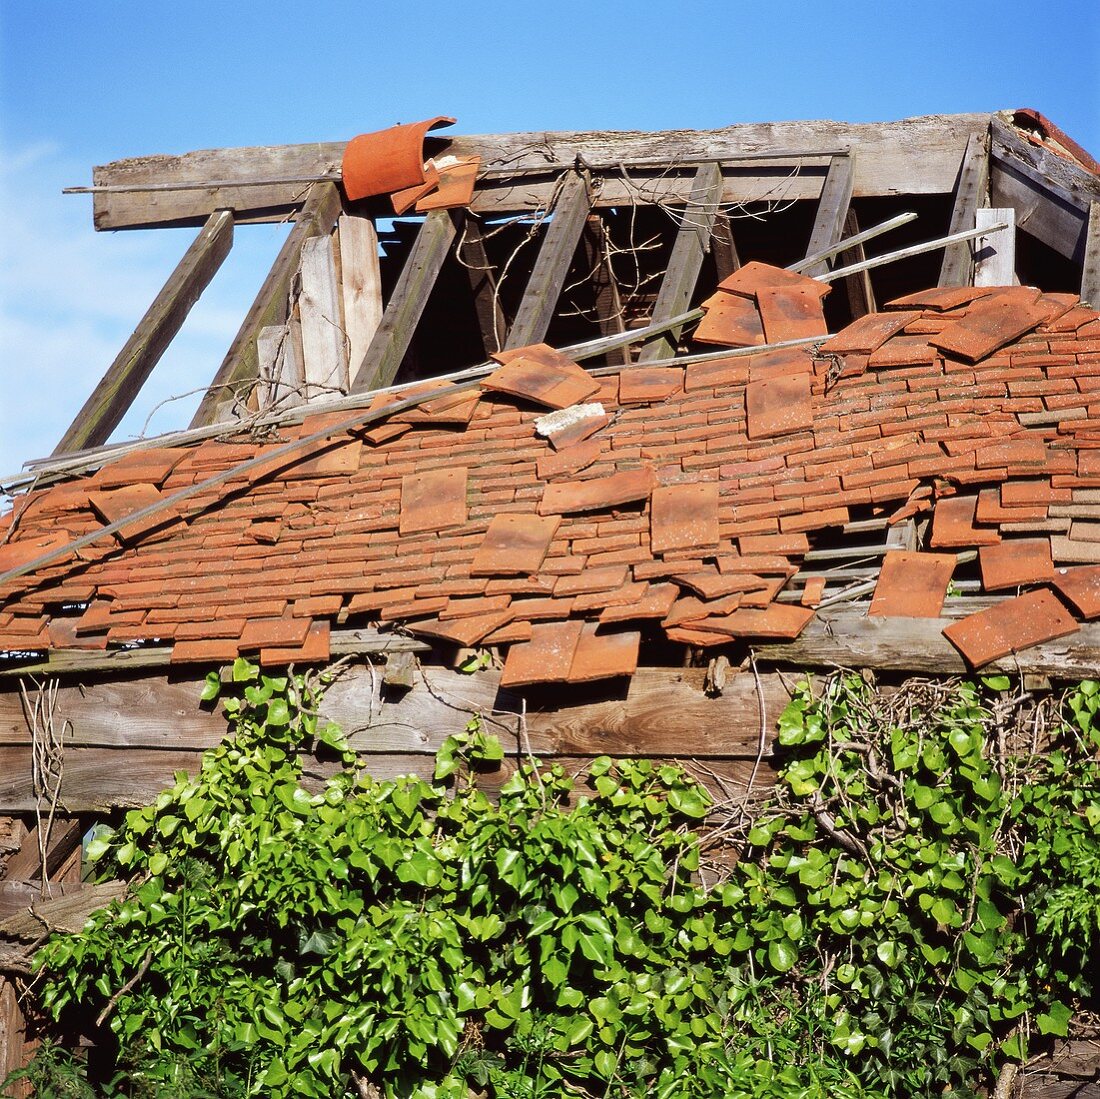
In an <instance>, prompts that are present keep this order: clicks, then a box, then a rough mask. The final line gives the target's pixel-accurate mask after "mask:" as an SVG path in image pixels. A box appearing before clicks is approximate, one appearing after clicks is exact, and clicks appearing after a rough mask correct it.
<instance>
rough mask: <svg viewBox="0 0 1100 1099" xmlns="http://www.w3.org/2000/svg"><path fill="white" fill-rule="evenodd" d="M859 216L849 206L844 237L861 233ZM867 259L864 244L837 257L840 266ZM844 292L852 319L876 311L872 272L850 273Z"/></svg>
mask: <svg viewBox="0 0 1100 1099" xmlns="http://www.w3.org/2000/svg"><path fill="white" fill-rule="evenodd" d="M859 231H860V229H859V218H858V217H857V216H856V212H855V210H854V209H853V208H852V207H851V206H849V207H848V216H847V217H846V218H845V219H844V229H843V234H842V235H843V237H845V238H848V237H854V236H858V234H859ZM866 259H867V253H866V251H865V250H864V248H863V245H862V244H857V245H856V246H855V247H854V248H849V249H848V250H847V251H844V252H841V253H840V254H839V255H838V256H837V259H836V262H837V266H838V267H848V266H850V265H851V264H854V263H863V262H864V260H866ZM844 292H845V293H846V294H847V295H848V309H849V310H850V311H851V314H852V320H857V319H858V318H859V317H863V316H866V314H868V313H874V312H875V310H876V308H877V306H876V304H875V291H874V287H873V286H872V285H871V272H870V271H860V272H858V273H857V274H855V275H850V276H849V277H848V278H846V279H845V280H844Z"/></svg>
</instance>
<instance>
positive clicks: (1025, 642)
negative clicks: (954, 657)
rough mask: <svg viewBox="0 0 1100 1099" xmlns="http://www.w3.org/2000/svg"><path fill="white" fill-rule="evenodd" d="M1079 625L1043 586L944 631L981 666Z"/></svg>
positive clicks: (967, 655) (1062, 633) (1061, 635)
mask: <svg viewBox="0 0 1100 1099" xmlns="http://www.w3.org/2000/svg"><path fill="white" fill-rule="evenodd" d="M1077 629H1078V626H1077V623H1076V622H1075V621H1074V620H1073V618H1072V617H1071V616H1070V615H1069V613H1068V612H1067V611H1066V609H1065V607H1063V606H1062V604H1061V603H1060V602H1059V601H1058V598H1057V597H1056V596H1055V595H1054V594H1053V593H1052V592H1051V591H1050V590H1049V589H1047V588H1039V589H1037V590H1036V591H1029V592H1025V593H1024V594H1023V595H1020V596H1017V597H1016V598H1015V599H1006V600H1005V601H1003V602H1001V603H997V604H995V605H994V606H992V607H990V608H988V609H987V610H984V611H979V612H978V613H977V614H971V615H968V616H967V617H966V618H962V619H960V620H959V621H958V622H953V623H952V624H951V625H950V626H947V627H945V628H944V631H943V634H944V637H946V638H947V639H948V641H950V642H951V644H952V645H954V646H955V648H956V649H958V650H959V652H960V653H962V655H963V657H965V659H966V661H967V663H968V664H970V666H971V667H974V668H981V667H983V666H984V665H986V664H988V663H989V662H990V661H993V660H999V659H1001V658H1002V657H1005V656H1008V654H1009V653H1014V652H1021V651H1022V650H1024V649H1029V648H1031V646H1032V645H1038V644H1040V643H1041V642H1043V641H1053V640H1055V639H1056V638H1059V637H1065V636H1067V635H1068V634H1071V633H1074V632H1075V631H1076V630H1077Z"/></svg>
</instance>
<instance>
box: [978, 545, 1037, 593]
mask: <svg viewBox="0 0 1100 1099" xmlns="http://www.w3.org/2000/svg"><path fill="white" fill-rule="evenodd" d="M978 560H979V561H980V562H981V569H982V586H983V587H984V588H985V590H986V591H1004V590H1005V589H1007V588H1016V587H1020V586H1022V585H1024V584H1039V583H1043V582H1044V581H1049V580H1053V579H1054V562H1053V561H1052V560H1051V556H1050V539H1049V538H1012V539H1009V540H1007V541H1004V542H1001V543H1000V544H999V545H995V546H982V547H981V549H979V551H978Z"/></svg>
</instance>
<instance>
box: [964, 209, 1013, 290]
mask: <svg viewBox="0 0 1100 1099" xmlns="http://www.w3.org/2000/svg"><path fill="white" fill-rule="evenodd" d="M992 225H1001V226H1002V228H1000V229H992V230H990V233H989V235H988V236H982V237H978V239H977V241H976V242H975V244H976V247H975V249H974V285H975V286H1011V285H1012V284H1013V282H1014V281H1017V280H1016V211H1015V210H1011V209H1007V210H1005V209H995V208H992V207H986V208H985V209H982V210H978V211H976V212H975V215H974V227H975V228H976V229H987V228H989V227H990V226H992Z"/></svg>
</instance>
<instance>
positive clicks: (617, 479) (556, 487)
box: [538, 466, 655, 515]
mask: <svg viewBox="0 0 1100 1099" xmlns="http://www.w3.org/2000/svg"><path fill="white" fill-rule="evenodd" d="M654 483H655V478H654V475H653V470H652V469H650V468H649V467H648V466H646V467H644V468H643V469H630V470H624V471H622V472H621V473H612V474H611V475H610V476H608V477H593V478H592V479H591V480H587V481H555V482H552V483H551V484H548V485H547V486H546V487H545V489H543V494H542V499H541V500H540V501H539V506H538V512H539V514H540V515H568V514H574V513H576V512H583V511H599V510H601V509H603V508H612V507H616V506H618V505H619V504H630V503H636V502H637V501H639V500H648V499H649V496H650V494H651V493H652V492H653V488H654Z"/></svg>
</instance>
